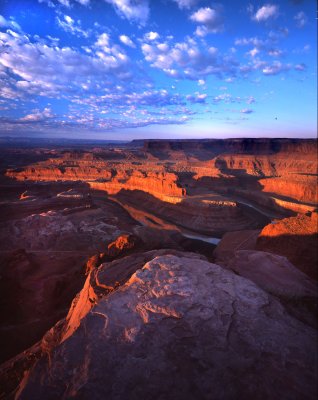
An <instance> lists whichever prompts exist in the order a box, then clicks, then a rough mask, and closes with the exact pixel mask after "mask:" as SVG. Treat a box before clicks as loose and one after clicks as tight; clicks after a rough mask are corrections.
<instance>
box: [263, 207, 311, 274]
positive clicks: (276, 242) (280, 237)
mask: <svg viewBox="0 0 318 400" xmlns="http://www.w3.org/2000/svg"><path fill="white" fill-rule="evenodd" d="M317 227H318V214H317V213H316V212H314V213H312V214H311V215H310V216H308V215H303V214H298V215H297V216H295V217H290V218H284V219H282V220H275V221H274V223H271V224H269V225H266V226H265V227H264V228H263V229H262V231H261V233H260V235H259V238H258V240H257V246H256V248H257V249H258V250H262V251H267V252H270V253H275V254H279V255H282V256H285V257H287V258H288V260H289V261H290V262H291V263H292V264H293V265H295V266H296V267H297V268H299V269H300V270H301V271H303V272H304V273H305V274H307V275H308V276H310V277H311V278H313V279H317V277H318V275H317V272H318V271H317V261H318V254H317V253H318V250H317V243H318V242H317V239H318V235H317Z"/></svg>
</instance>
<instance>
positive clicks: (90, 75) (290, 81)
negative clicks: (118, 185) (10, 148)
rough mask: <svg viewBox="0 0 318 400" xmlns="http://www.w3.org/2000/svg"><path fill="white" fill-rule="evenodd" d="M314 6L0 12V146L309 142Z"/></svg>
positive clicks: (188, 4)
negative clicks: (36, 141)
mask: <svg viewBox="0 0 318 400" xmlns="http://www.w3.org/2000/svg"><path fill="white" fill-rule="evenodd" d="M316 22H317V21H316V1H314V0H303V1H301V0H280V1H278V0H277V1H273V2H266V1H265V2H263V1H243V0H242V1H233V0H223V1H219V2H211V1H205V0H32V1H31V0H15V1H11V0H7V1H5V0H1V1H0V135H1V136H16V137H23V136H37V137H57V138H58V137H69V138H90V139H92V138H98V139H124V140H126V139H134V138H183V137H184V138H202V137H212V138H213V137H215V138H226V137H316V124H317V95H316V90H317V53H316V51H317V50H316V47H317V43H316V41H317V39H316V37H317V28H316V25H317V24H316Z"/></svg>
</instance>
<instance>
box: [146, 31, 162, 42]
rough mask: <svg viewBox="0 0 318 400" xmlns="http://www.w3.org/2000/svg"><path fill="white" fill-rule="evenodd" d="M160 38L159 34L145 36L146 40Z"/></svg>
mask: <svg viewBox="0 0 318 400" xmlns="http://www.w3.org/2000/svg"><path fill="white" fill-rule="evenodd" d="M159 37H160V35H159V33H158V32H147V33H145V35H144V38H145V40H157V39H159Z"/></svg>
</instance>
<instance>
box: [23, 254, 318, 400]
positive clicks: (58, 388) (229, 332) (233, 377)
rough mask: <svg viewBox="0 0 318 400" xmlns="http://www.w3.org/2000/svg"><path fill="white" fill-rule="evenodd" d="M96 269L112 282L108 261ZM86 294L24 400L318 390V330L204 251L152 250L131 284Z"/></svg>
mask: <svg viewBox="0 0 318 400" xmlns="http://www.w3.org/2000/svg"><path fill="white" fill-rule="evenodd" d="M128 265H129V264H127V266H128ZM105 267H106V269H105V270H103V269H104V268H105ZM98 276H99V278H98V282H99V285H100V286H102V285H103V284H106V286H107V265H105V266H102V267H100V269H99V271H98ZM88 279H89V278H88ZM105 279H106V282H105V281H104V280H105ZM89 282H90V281H89V280H87V288H84V289H83V290H89V287H91V285H90V283H89ZM87 297H88V299H87V300H86V302H83V304H80V303H79V302H78V303H77V305H78V306H79V308H80V309H82V310H83V308H85V304H87V302H89V303H90V307H89V309H90V310H88V311H87V310H85V312H83V314H82V316H81V317H82V318H81V319H80V322H79V325H78V326H77V327H76V328H75V329H73V330H72V334H71V335H69V336H68V337H67V339H65V338H64V340H63V339H62V340H60V341H59V342H55V344H54V345H53V346H51V348H50V346H49V347H47V346H46V351H47V352H48V353H47V354H48V355H45V354H43V356H42V357H41V359H40V360H39V361H38V362H37V364H36V365H35V366H34V368H33V369H32V370H31V371H29V372H27V373H26V374H25V379H24V380H23V382H22V383H21V386H20V389H19V392H18V395H17V398H19V399H31V398H32V399H34V400H36V399H43V398H45V399H48V400H49V399H57V398H73V397H74V398H80V399H91V398H92V394H93V396H94V398H96V399H97V398H107V399H123V398H129V399H132V400H133V399H141V398H142V399H150V398H151V399H166V400H169V399H171V400H172V399H173V400H177V399H198V398H200V399H211V398H213V399H237V398H257V399H269V398H271V399H282V398H290V399H295V400H296V399H308V400H309V399H314V398H316V394H317V386H316V373H317V360H316V357H315V349H316V345H317V343H316V340H317V338H316V333H315V331H314V330H313V329H312V328H310V327H308V326H306V325H304V324H303V323H301V322H300V321H298V320H297V319H295V318H293V317H291V316H290V315H288V314H287V313H286V311H285V309H284V307H283V306H282V305H281V304H280V303H279V302H278V301H277V300H275V299H274V298H273V297H272V296H271V295H269V294H267V293H266V292H265V291H263V290H262V289H260V288H259V287H257V286H256V285H255V284H254V283H252V282H251V281H250V280H247V279H245V278H242V277H240V276H237V275H235V274H234V273H232V272H231V271H227V270H225V269H223V268H221V267H219V266H217V265H215V264H210V263H208V262H206V261H204V260H202V259H199V258H198V257H197V256H193V255H191V254H184V256H180V255H178V256H177V255H168V254H166V255H160V256H157V257H156V256H155V254H153V256H152V259H151V260H148V262H146V264H144V266H143V268H142V269H139V270H138V271H136V272H135V273H134V274H133V275H132V276H131V277H130V279H129V280H128V281H127V283H126V284H125V285H124V286H121V287H120V288H119V289H117V290H115V291H113V292H112V293H111V294H110V295H109V294H108V295H105V294H104V295H103V294H100V295H99V296H96V295H95V296H92V293H91V294H88V295H87V296H86V298H87ZM89 299H91V300H92V301H89ZM78 312H79V310H77V311H76V313H77V315H78ZM70 313H75V309H73V310H71V311H70ZM69 320H70V318H69ZM49 342H50V341H49ZM50 343H52V344H53V343H54V340H52V341H51V342H50ZM43 346H44V344H43Z"/></svg>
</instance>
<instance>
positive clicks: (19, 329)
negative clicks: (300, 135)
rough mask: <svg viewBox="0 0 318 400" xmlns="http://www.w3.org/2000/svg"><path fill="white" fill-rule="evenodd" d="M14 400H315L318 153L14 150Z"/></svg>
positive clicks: (221, 146) (296, 145) (312, 147)
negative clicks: (250, 399)
mask: <svg viewBox="0 0 318 400" xmlns="http://www.w3.org/2000/svg"><path fill="white" fill-rule="evenodd" d="M0 186H1V191H0V316H1V320H0V341H1V344H2V346H1V352H0V363H1V365H0V388H1V389H0V390H1V393H0V399H32V400H33V399H68V398H73V397H74V398H80V399H102V398H103V399H104V398H109V399H137V398H138V399H179V398H180V399H181V398H182V399H238V398H248V399H249V398H255V399H314V398H316V396H317V294H318V292H317V278H318V275H317V231H318V228H317V223H318V218H317V215H318V214H317V202H318V194H317V141H316V140H309V139H308V140H307V139H306V140H305V139H303V140H301V139H228V140H179V141H177V140H145V141H132V142H130V143H117V144H112V143H109V144H104V145H102V144H100V143H96V144H94V143H90V144H85V143H81V144H78V143H75V144H74V143H69V144H67V143H63V145H61V146H57V145H56V144H52V143H49V142H48V143H47V145H46V146H45V147H43V143H41V145H38V144H36V143H32V142H31V143H19V142H14V141H13V142H9V143H7V144H6V143H2V148H1V160H0Z"/></svg>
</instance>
